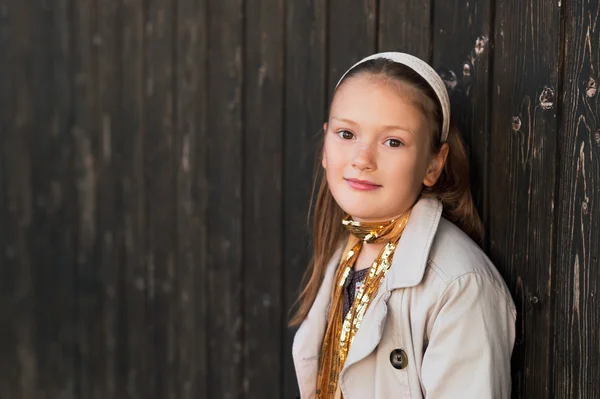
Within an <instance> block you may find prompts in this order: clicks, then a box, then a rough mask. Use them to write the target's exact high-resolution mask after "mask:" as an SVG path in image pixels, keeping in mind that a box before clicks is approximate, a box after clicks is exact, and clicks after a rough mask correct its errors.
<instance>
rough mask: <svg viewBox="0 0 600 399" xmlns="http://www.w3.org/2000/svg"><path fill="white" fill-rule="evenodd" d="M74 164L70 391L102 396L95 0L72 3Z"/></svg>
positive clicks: (95, 396)
mask: <svg viewBox="0 0 600 399" xmlns="http://www.w3.org/2000/svg"><path fill="white" fill-rule="evenodd" d="M72 7H73V8H72V26H73V29H72V30H71V40H72V43H73V52H72V54H73V59H72V62H73V64H72V65H73V69H72V79H73V87H74V88H73V119H74V121H73V123H74V125H73V127H72V135H73V167H74V175H73V179H74V186H75V187H74V195H75V203H76V206H75V220H74V222H75V225H74V231H75V254H76V283H75V294H76V298H77V308H76V313H75V317H76V328H77V342H76V354H77V359H76V360H77V363H76V370H75V373H76V374H75V375H76V376H77V377H76V381H75V395H76V396H77V397H79V396H83V397H89V398H98V397H100V396H101V391H102V388H101V383H100V380H101V379H102V377H101V366H100V365H101V364H102V363H103V359H104V354H103V349H104V348H103V347H102V330H103V325H102V317H99V315H101V314H102V300H103V295H102V289H103V287H102V281H101V278H100V273H101V270H100V264H101V262H100V260H99V252H98V249H99V246H98V237H99V234H100V226H99V220H98V196H99V195H100V193H101V192H100V188H99V187H98V173H97V170H98V165H99V159H98V150H99V140H98V120H97V117H98V95H97V89H98V86H97V84H98V81H97V48H96V46H95V45H94V39H96V40H97V36H96V34H97V14H96V9H95V2H94V0H82V1H78V2H75V3H73V4H72Z"/></svg>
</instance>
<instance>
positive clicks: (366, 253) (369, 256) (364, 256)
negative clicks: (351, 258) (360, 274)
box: [354, 242, 387, 271]
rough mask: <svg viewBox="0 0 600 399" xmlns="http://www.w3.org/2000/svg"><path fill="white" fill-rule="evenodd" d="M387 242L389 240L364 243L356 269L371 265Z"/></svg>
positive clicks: (357, 259)
mask: <svg viewBox="0 0 600 399" xmlns="http://www.w3.org/2000/svg"><path fill="white" fill-rule="evenodd" d="M386 244H387V242H374V243H371V244H366V243H363V245H362V248H361V249H360V253H359V254H358V258H356V263H355V264H354V270H356V271H358V270H363V269H368V268H369V267H371V265H372V264H373V262H374V261H375V259H377V256H378V255H379V253H380V252H381V250H382V249H383V247H385V245H386Z"/></svg>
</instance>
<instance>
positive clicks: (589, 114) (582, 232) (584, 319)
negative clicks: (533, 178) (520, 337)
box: [550, 0, 600, 398]
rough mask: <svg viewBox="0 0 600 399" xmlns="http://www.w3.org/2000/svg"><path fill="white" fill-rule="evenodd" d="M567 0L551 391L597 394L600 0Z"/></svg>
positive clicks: (553, 393)
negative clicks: (599, 13)
mask: <svg viewBox="0 0 600 399" xmlns="http://www.w3.org/2000/svg"><path fill="white" fill-rule="evenodd" d="M563 7H564V9H563V12H564V13H565V18H564V21H565V25H566V26H565V27H566V30H565V41H564V44H563V45H564V75H563V81H562V84H563V86H562V87H563V93H564V94H563V95H562V97H561V101H560V105H561V123H560V129H559V132H560V135H559V140H558V142H559V153H558V159H559V160H560V164H559V169H558V183H559V191H558V196H557V198H558V206H557V211H558V218H557V220H558V224H557V240H556V242H557V248H556V261H555V262H553V263H554V264H555V265H556V266H555V272H554V279H553V281H554V284H553V291H552V293H553V297H554V301H553V305H554V306H553V315H554V334H553V337H554V339H553V341H552V342H553V350H554V357H553V360H554V361H553V367H552V387H551V389H552V390H551V395H550V396H551V397H557V398H592V397H597V395H598V392H599V391H600V382H599V380H598V369H600V306H599V305H598V295H599V294H600V246H599V245H598V242H599V240H598V232H600V105H599V104H598V92H597V88H598V82H599V81H600V74H599V72H600V54H599V52H600V46H599V43H600V27H599V26H598V12H599V11H600V2H599V1H597V0H596V1H581V0H574V1H569V2H566V4H563Z"/></svg>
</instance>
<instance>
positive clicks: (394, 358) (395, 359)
mask: <svg viewBox="0 0 600 399" xmlns="http://www.w3.org/2000/svg"><path fill="white" fill-rule="evenodd" d="M390 363H392V366H394V368H395V369H398V370H402V369H403V368H405V367H406V366H408V356H406V352H404V351H403V350H402V349H394V350H393V351H392V353H390Z"/></svg>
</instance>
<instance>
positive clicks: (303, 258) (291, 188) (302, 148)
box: [281, 0, 327, 398]
mask: <svg viewBox="0 0 600 399" xmlns="http://www.w3.org/2000/svg"><path fill="white" fill-rule="evenodd" d="M326 7H327V2H326V1H325V0H314V1H308V2H304V3H302V4H300V3H299V2H288V3H286V29H285V30H286V33H285V35H286V39H285V49H286V50H285V51H286V60H285V110H284V115H285V116H284V118H285V120H284V126H285V127H284V137H283V143H284V156H283V171H284V172H283V173H284V178H283V232H284V233H283V263H282V269H283V270H282V273H283V308H282V311H283V324H284V325H285V323H287V322H288V321H289V320H290V318H291V315H292V312H291V310H292V305H293V304H294V302H295V301H296V299H297V297H298V293H299V288H300V281H301V280H302V275H303V273H304V271H305V270H306V268H307V265H308V261H309V255H308V245H307V242H308V241H309V236H310V234H308V233H307V231H306V228H305V226H306V213H307V211H308V204H309V201H310V191H311V187H312V181H311V179H312V173H313V165H314V160H315V157H316V151H317V145H316V143H317V140H315V138H318V135H319V134H321V133H320V130H321V126H322V125H323V122H325V118H326V115H325V109H326V106H327V105H326V101H325V99H326V92H325V88H326V87H327V81H326V73H325V71H326V58H325V48H326V47H325V43H326V42H325V32H326ZM294 333H295V330H294V329H289V330H287V331H286V333H285V335H284V337H283V361H282V374H283V395H281V397H282V398H295V397H296V396H297V395H298V387H297V382H296V373H295V370H294V365H293V362H292V340H293V337H294Z"/></svg>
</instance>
